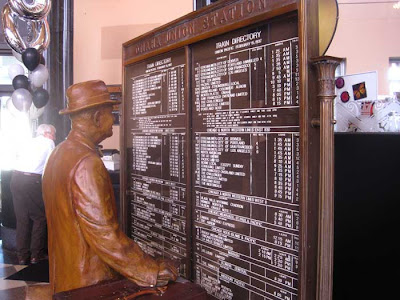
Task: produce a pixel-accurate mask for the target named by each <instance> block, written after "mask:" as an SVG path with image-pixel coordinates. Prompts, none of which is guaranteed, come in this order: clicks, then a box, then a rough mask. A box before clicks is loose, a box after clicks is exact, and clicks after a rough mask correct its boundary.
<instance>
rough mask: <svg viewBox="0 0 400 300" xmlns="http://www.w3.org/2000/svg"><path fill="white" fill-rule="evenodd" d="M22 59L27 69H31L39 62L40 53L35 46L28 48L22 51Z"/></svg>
mask: <svg viewBox="0 0 400 300" xmlns="http://www.w3.org/2000/svg"><path fill="white" fill-rule="evenodd" d="M22 61H23V63H24V65H25V67H27V68H28V70H29V71H33V70H35V69H36V67H37V66H38V65H39V63H40V53H39V51H37V50H36V49H35V48H28V49H26V50H25V51H24V52H22Z"/></svg>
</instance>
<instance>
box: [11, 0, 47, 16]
mask: <svg viewBox="0 0 400 300" xmlns="http://www.w3.org/2000/svg"><path fill="white" fill-rule="evenodd" d="M30 2H31V3H26V1H25V0H8V3H9V5H10V7H11V9H12V10H13V11H14V12H15V13H17V14H18V15H19V16H20V17H22V18H25V19H30V20H40V19H43V18H45V17H46V16H47V14H48V13H49V11H50V9H51V0H33V1H30Z"/></svg>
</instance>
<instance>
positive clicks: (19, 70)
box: [8, 64, 25, 80]
mask: <svg viewBox="0 0 400 300" xmlns="http://www.w3.org/2000/svg"><path fill="white" fill-rule="evenodd" d="M24 74H25V70H24V67H23V66H22V65H19V64H14V65H10V66H9V67H8V76H9V77H10V79H11V80H13V79H14V77H15V76H18V75H24Z"/></svg>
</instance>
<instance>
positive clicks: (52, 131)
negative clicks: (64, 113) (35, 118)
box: [36, 124, 56, 141]
mask: <svg viewBox="0 0 400 300" xmlns="http://www.w3.org/2000/svg"><path fill="white" fill-rule="evenodd" d="M40 135H42V136H44V137H46V138H48V139H51V140H53V141H54V140H55V139H56V128H55V127H54V126H53V125H50V124H41V125H39V126H38V128H37V129H36V136H40Z"/></svg>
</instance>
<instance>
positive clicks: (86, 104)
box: [59, 80, 121, 115]
mask: <svg viewBox="0 0 400 300" xmlns="http://www.w3.org/2000/svg"><path fill="white" fill-rule="evenodd" d="M120 103H121V101H115V100H111V99H110V93H109V92H108V89H107V86H106V84H105V83H104V82H103V81H101V80H91V81H85V82H80V83H76V84H73V85H71V86H70V87H69V88H68V89H67V108H64V109H62V110H60V111H59V114H60V115H65V114H72V113H76V112H79V111H82V110H84V109H88V108H92V107H96V106H99V105H105V104H110V105H113V104H120Z"/></svg>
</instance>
